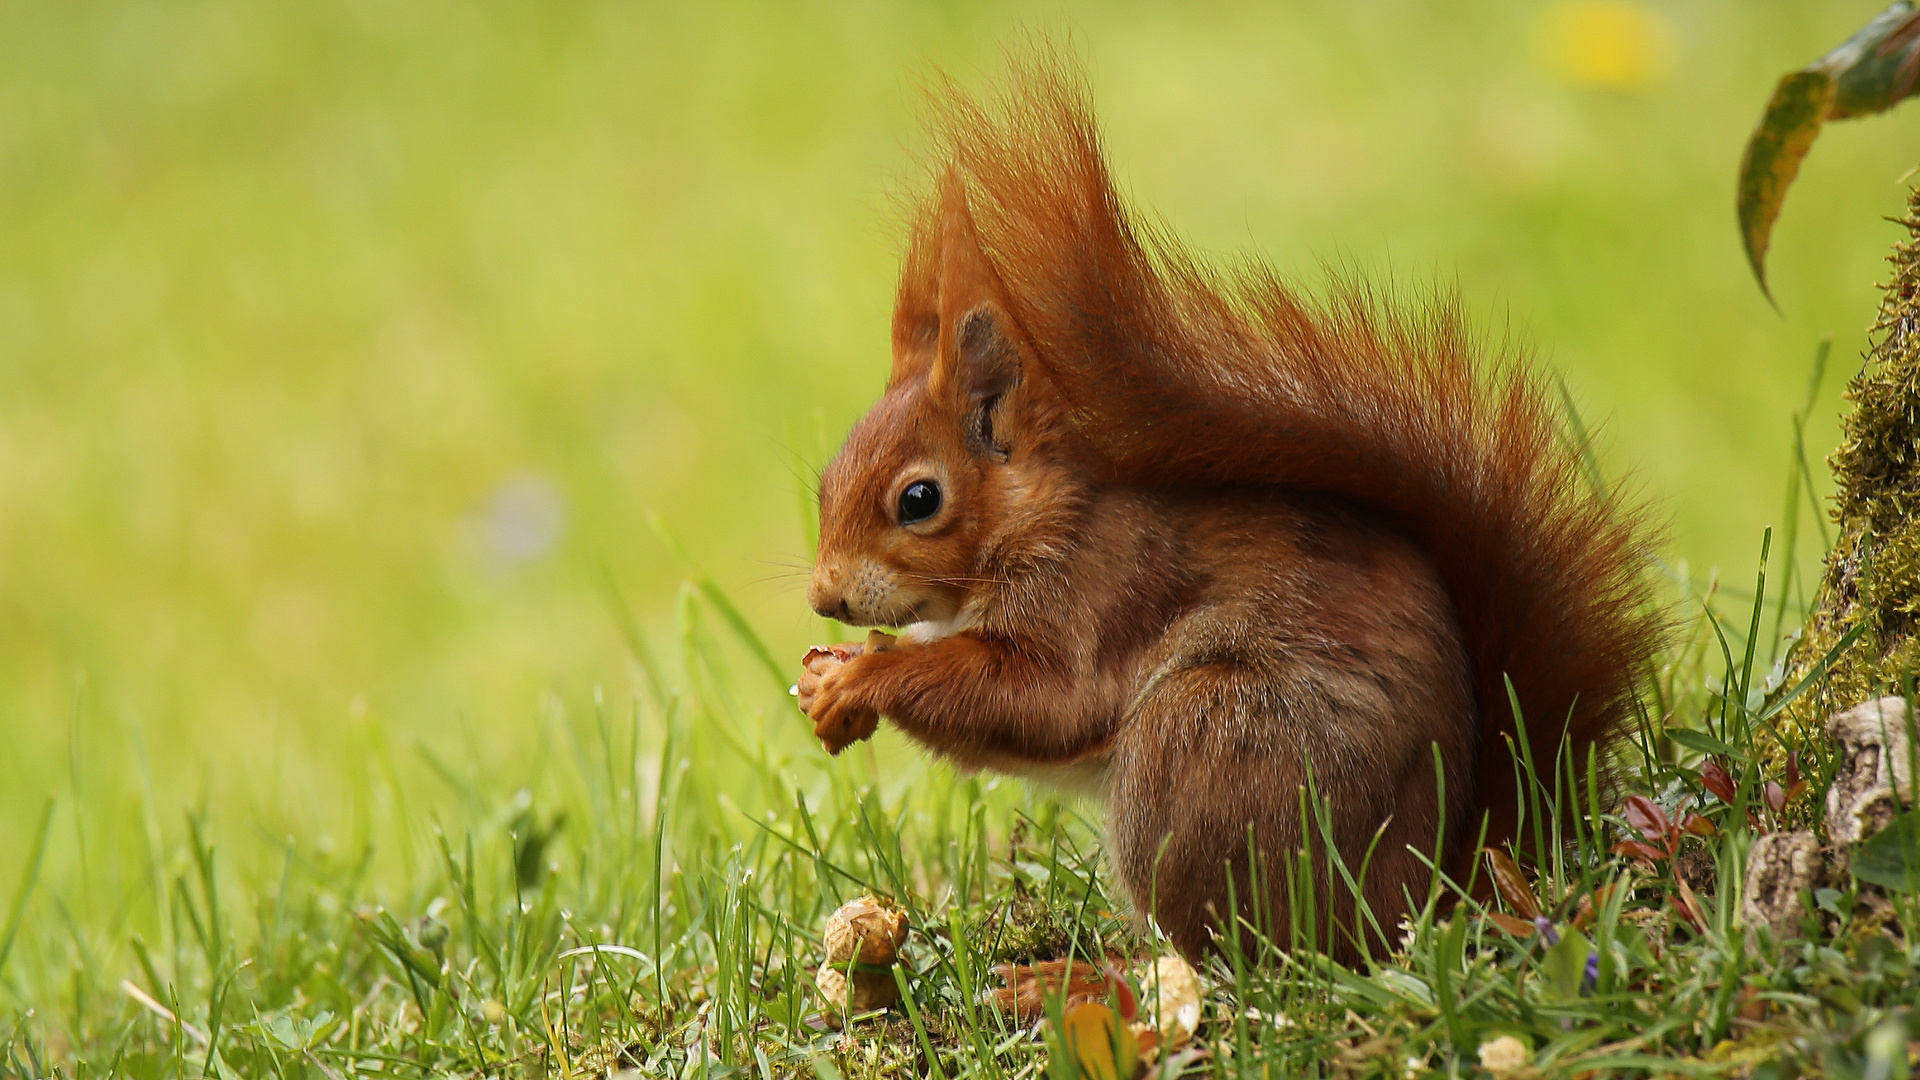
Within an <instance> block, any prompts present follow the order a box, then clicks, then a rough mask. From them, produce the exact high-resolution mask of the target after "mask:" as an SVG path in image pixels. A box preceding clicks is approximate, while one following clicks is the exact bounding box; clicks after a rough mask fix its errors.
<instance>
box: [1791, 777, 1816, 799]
mask: <svg viewBox="0 0 1920 1080" xmlns="http://www.w3.org/2000/svg"><path fill="white" fill-rule="evenodd" d="M1812 786H1813V785H1812V784H1809V783H1807V782H1806V781H1805V780H1798V781H1795V782H1794V783H1793V784H1792V785H1790V786H1789V787H1788V788H1787V801H1788V802H1792V801H1793V800H1795V799H1797V798H1799V797H1800V796H1802V795H1805V794H1806V793H1807V789H1808V788H1810V787H1812Z"/></svg>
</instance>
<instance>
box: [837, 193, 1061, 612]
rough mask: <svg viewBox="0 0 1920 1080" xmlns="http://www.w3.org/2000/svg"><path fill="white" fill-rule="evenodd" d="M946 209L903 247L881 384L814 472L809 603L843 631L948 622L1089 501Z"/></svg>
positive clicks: (959, 224)
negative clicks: (816, 519) (815, 526)
mask: <svg viewBox="0 0 1920 1080" xmlns="http://www.w3.org/2000/svg"><path fill="white" fill-rule="evenodd" d="M949 194H952V193H949ZM941 202H942V204H943V209H942V211H941V212H940V213H939V214H938V215H937V216H936V217H933V218H931V219H930V220H928V221H927V222H926V223H925V224H924V225H923V226H922V228H921V229H920V230H918V232H917V235H916V237H915V241H916V242H915V243H914V244H913V246H912V248H911V249H910V251H909V256H908V260H907V266H906V271H905V274H904V275H903V279H902V282H901V289H900V295H899V299H898V302H897V304H896V306H895V310H894V322H893V353H894V356H893V374H892V377H891V378H890V379H889V380H888V384H887V390H886V393H885V394H884V395H883V396H882V397H881V399H880V401H879V402H878V403H877V404H875V405H874V407H873V408H872V409H871V410H870V411H869V412H868V413H867V415H866V416H865V417H864V418H862V419H861V421H860V422H859V423H858V424H857V425H855V427H854V429H853V432H852V434H850V435H849V436H848V438H847V442H846V444H845V445H844V446H843V447H841V449H840V452H839V453H838V454H837V455H835V456H834V459H833V461H832V462H831V463H830V464H828V466H827V468H826V471H825V472H824V473H823V474H822V476H821V480H820V551H819V557H818V560H817V561H816V563H815V565H814V570H813V579H812V582H811V584H810V586H809V588H808V591H807V599H808V602H809V604H810V605H811V606H812V607H813V609H814V610H815V611H817V612H819V613H820V614H822V615H825V616H827V617H830V618H833V619H837V620H839V621H840V622H843V623H848V624H851V625H858V626H905V625H907V624H909V623H915V622H941V621H947V620H951V619H954V618H955V617H956V616H959V615H961V613H962V612H963V610H965V609H966V608H967V605H968V602H969V600H971V599H973V598H975V597H977V596H979V595H981V594H982V593H983V592H986V591H989V590H991V589H992V588H993V587H994V586H995V585H998V584H1009V583H1011V580H1012V579H1014V578H1017V577H1018V576H1019V575H1020V574H1022V573H1023V572H1025V571H1026V570H1028V569H1029V568H1030V567H1031V566H1033V565H1034V564H1035V563H1036V562H1037V561H1040V560H1044V559H1045V558H1047V557H1048V555H1049V554H1051V553H1054V552H1058V551H1061V550H1063V548H1064V545H1063V541H1064V539H1065V537H1066V536H1067V535H1068V533H1069V532H1070V531H1071V530H1072V528H1073V525H1074V522H1075V521H1076V520H1077V519H1078V516H1079V513H1080V509H1081V507H1082V506H1083V505H1084V501H1085V500H1084V492H1085V485H1086V479H1087V473H1088V470H1087V469H1086V468H1085V467H1084V465H1083V464H1080V462H1082V461H1083V460H1084V452H1083V450H1082V449H1081V448H1080V444H1079V440H1078V439H1077V438H1076V437H1075V435H1074V432H1073V430H1072V427H1071V425H1070V424H1069V423H1068V421H1067V419H1066V416H1065V409H1064V407H1063V406H1062V404H1061V402H1060V399H1059V395H1057V394H1056V393H1055V392H1054V391H1053V387H1052V385H1051V382H1050V380H1049V378H1048V375H1047V373H1046V372H1045V371H1044V370H1043V369H1042V367H1041V366H1040V365H1038V364H1036V363H1035V362H1034V349H1033V345H1032V344H1031V341H1030V339H1029V338H1028V337H1027V335H1026V334H1025V333H1024V331H1023V330H1022V329H1021V328H1020V327H1019V326H1018V325H1017V324H1016V323H1015V322H1014V320H1013V319H1012V318H1011V317H1010V316H1009V315H1008V313H1007V309H1008V305H1007V304H1005V303H1004V302H1003V299H1002V297H1001V285H1000V283H999V280H998V277H997V275H996V274H995V273H994V271H993V269H992V266H991V264H990V263H989V261H988V260H987V259H986V258H985V257H984V256H983V254H982V253H981V251H980V249H979V246H978V241H977V239H976V238H975V236H974V235H973V230H972V226H971V221H970V219H969V216H968V215H967V214H966V212H965V207H964V202H963V201H960V200H957V199H955V198H951V197H950V198H946V199H943V200H941Z"/></svg>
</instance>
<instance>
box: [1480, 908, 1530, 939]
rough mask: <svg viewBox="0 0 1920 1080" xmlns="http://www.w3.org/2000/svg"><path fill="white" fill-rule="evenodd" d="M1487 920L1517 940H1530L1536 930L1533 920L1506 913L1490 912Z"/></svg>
mask: <svg viewBox="0 0 1920 1080" xmlns="http://www.w3.org/2000/svg"><path fill="white" fill-rule="evenodd" d="M1487 919H1488V920H1489V921H1491V922H1492V923H1493V925H1495V926H1498V927H1499V928H1500V929H1502V930H1505V931H1506V932H1507V933H1509V934H1512V935H1513V936H1514V937H1517V938H1530V937H1532V936H1533V933H1534V930H1535V927H1534V925H1533V922H1532V920H1529V919H1519V918H1515V917H1514V916H1512V915H1509V914H1507V913H1506V912H1504V911H1489V912H1487Z"/></svg>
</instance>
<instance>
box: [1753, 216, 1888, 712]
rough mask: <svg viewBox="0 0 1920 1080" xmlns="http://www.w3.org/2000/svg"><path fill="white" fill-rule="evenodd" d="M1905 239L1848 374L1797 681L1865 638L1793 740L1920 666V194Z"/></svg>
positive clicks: (1819, 688) (1809, 701)
mask: <svg viewBox="0 0 1920 1080" xmlns="http://www.w3.org/2000/svg"><path fill="white" fill-rule="evenodd" d="M1900 223H1901V224H1902V225H1904V226H1906V229H1907V233H1908V235H1907V237H1906V238H1905V239H1903V240H1901V241H1899V242H1897V243H1895V244H1894V248H1893V253H1892V254H1891V255H1889V256H1888V258H1887V261H1888V262H1889V263H1890V264H1891V265H1892V268H1893V270H1892V274H1891V275H1890V277H1889V278H1888V280H1887V282H1886V284H1884V285H1883V286H1881V290H1882V296H1881V299H1880V314H1879V317H1878V318H1877V319H1876V320H1875V321H1874V324H1873V327H1872V330H1871V335H1872V337H1871V340H1872V345H1871V349H1870V351H1869V353H1868V355H1867V360H1866V363H1865V364H1864V365H1862V367H1861V370H1860V373H1859V374H1858V375H1856V376H1854V378H1853V380H1852V381H1851V382H1850V383H1849V384H1848V386H1847V391H1846V398H1847V400H1848V401H1850V402H1851V403H1852V405H1853V407H1852V409H1851V410H1849V412H1848V413H1847V415H1846V416H1845V417H1844V418H1843V419H1842V420H1841V445H1840V448H1839V449H1838V450H1836V451H1834V453H1833V455H1832V456H1831V457H1830V458H1828V463H1829V464H1830V465H1831V466H1832V467H1833V476H1834V480H1835V483H1836V487H1837V490H1836V492H1835V494H1834V501H1833V507H1832V510H1831V513H1832V515H1833V519H1834V521H1835V522H1836V523H1837V524H1838V525H1839V538H1838V540H1836V541H1835V543H1834V546H1833V550H1832V551H1830V552H1828V553H1827V561H1826V571H1825V573H1824V574H1823V576H1822V578H1821V582H1820V586H1819V588H1818V590H1817V591H1816V592H1815V594H1814V600H1813V610H1812V613H1811V615H1810V616H1809V618H1808V620H1807V623H1806V627H1805V629H1804V631H1803V633H1802V640H1801V642H1800V644H1799V648H1798V649H1797V650H1796V652H1795V667H1796V669H1797V670H1795V671H1794V672H1793V673H1792V675H1791V676H1790V678H1789V679H1788V680H1787V685H1794V684H1796V683H1797V682H1799V680H1800V678H1801V677H1803V676H1805V675H1807V674H1809V673H1814V672H1816V671H1817V670H1818V667H1819V665H1820V663H1821V661H1822V660H1823V659H1824V658H1825V657H1826V656H1827V654H1828V653H1829V652H1831V651H1832V650H1833V647H1834V646H1835V645H1836V644H1838V643H1839V642H1840V641H1841V640H1842V639H1843V638H1844V637H1845V636H1846V635H1847V634H1848V632H1850V631H1851V630H1852V629H1853V628H1854V627H1856V626H1861V625H1864V626H1865V630H1864V631H1863V632H1862V633H1861V635H1860V637H1859V639H1858V640H1857V641H1855V642H1854V643H1853V645H1852V646H1851V647H1849V648H1847V649H1846V650H1844V651H1843V652H1842V653H1841V654H1840V655H1839V656H1838V657H1837V658H1836V659H1835V661H1834V662H1833V664H1832V665H1831V667H1830V668H1829V669H1828V670H1827V672H1826V673H1825V675H1824V676H1823V677H1821V678H1819V679H1817V680H1816V681H1815V682H1814V683H1813V684H1812V685H1810V686H1809V687H1808V688H1807V690H1806V692H1805V693H1803V694H1802V695H1801V696H1800V697H1799V698H1798V699H1796V700H1795V701H1794V702H1792V703H1791V704H1790V705H1789V706H1788V707H1787V709H1786V710H1785V711H1784V713H1783V714H1782V715H1783V719H1784V723H1783V724H1782V725H1781V728H1782V733H1783V734H1784V735H1785V736H1786V740H1787V742H1789V743H1790V744H1800V743H1803V742H1804V741H1805V740H1807V739H1811V738H1824V735H1823V734H1822V731H1821V721H1822V720H1823V719H1824V718H1825V717H1826V716H1828V715H1829V714H1831V713H1834V712H1837V711H1839V710H1842V709H1846V708H1849V707H1851V706H1853V705H1857V704H1859V703H1860V702H1862V701H1865V700H1867V699H1869V698H1872V697H1876V696H1878V695H1879V694H1881V693H1886V692H1891V693H1901V692H1903V690H1904V686H1905V684H1906V681H1907V679H1908V678H1910V677H1911V673H1912V672H1913V670H1914V666H1915V660H1916V653H1915V633H1914V631H1915V629H1916V625H1920V517H1917V516H1916V514H1915V511H1916V510H1917V509H1920V192H1913V193H1911V194H1910V195H1909V198H1908V204H1907V215H1906V217H1905V218H1904V219H1902V220H1901V222H1900Z"/></svg>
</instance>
